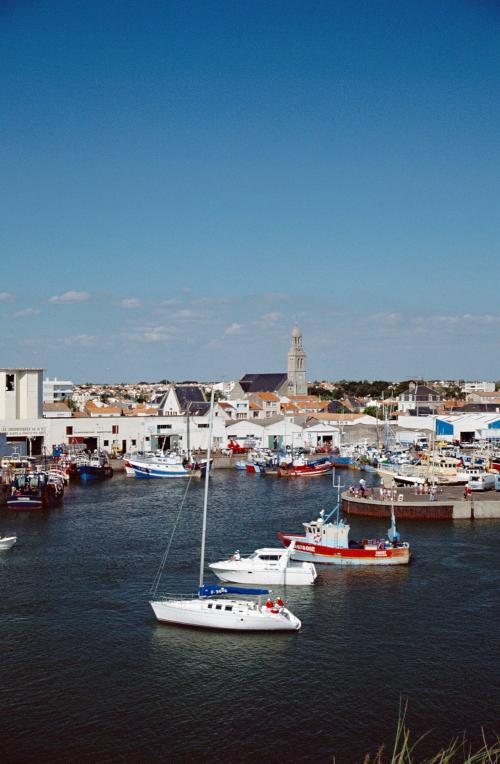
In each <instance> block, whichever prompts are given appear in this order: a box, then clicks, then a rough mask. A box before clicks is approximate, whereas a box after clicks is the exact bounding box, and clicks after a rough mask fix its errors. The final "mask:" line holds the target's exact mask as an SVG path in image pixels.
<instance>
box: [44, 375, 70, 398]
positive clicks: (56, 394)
mask: <svg viewBox="0 0 500 764" xmlns="http://www.w3.org/2000/svg"><path fill="white" fill-rule="evenodd" d="M73 390H74V385H73V382H70V381H69V380H61V379H57V378H54V379H48V378H47V379H44V380H43V401H44V403H59V402H60V401H64V400H66V398H71V397H72V395H73Z"/></svg>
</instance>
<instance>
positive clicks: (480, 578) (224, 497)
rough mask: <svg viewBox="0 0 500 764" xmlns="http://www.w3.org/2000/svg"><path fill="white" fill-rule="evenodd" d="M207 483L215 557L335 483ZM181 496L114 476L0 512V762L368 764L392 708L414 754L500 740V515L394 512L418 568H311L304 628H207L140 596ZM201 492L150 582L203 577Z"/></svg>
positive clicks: (308, 511)
mask: <svg viewBox="0 0 500 764" xmlns="http://www.w3.org/2000/svg"><path fill="white" fill-rule="evenodd" d="M337 477H340V478H341V481H342V483H343V484H344V485H346V486H348V485H349V484H350V483H357V481H358V480H359V477H360V473H356V472H351V471H338V472H337ZM375 480H376V478H375V477H374V476H372V475H369V476H367V482H368V484H370V483H372V482H375ZM211 483H212V485H211V491H210V505H209V518H208V536H207V550H206V559H207V563H208V562H212V561H214V560H217V559H222V558H223V557H226V556H228V555H229V554H230V553H232V552H233V551H234V550H235V549H239V550H240V551H241V552H242V554H244V553H249V552H251V551H253V549H255V548H257V547H259V546H267V545H277V540H276V534H277V532H278V531H280V530H281V531H290V532H292V531H293V532H297V531H300V530H301V523H302V522H303V521H306V520H310V519H313V518H315V517H317V516H318V513H319V511H320V510H321V509H323V508H325V509H329V508H331V507H332V506H333V505H334V503H335V494H334V492H333V489H332V482H331V480H330V479H329V478H318V479H315V480H310V481H308V480H300V479H296V480H285V479H277V478H274V477H267V478H262V477H260V476H258V475H247V474H245V473H238V472H236V471H229V470H219V471H216V472H215V473H214V474H213V477H212V479H211ZM185 490H186V481H184V480H163V481H162V480H158V481H153V480H151V481H139V480H134V479H127V478H125V477H124V476H121V475H120V476H115V477H114V478H113V479H112V480H108V481H105V482H103V483H99V484H94V483H91V484H89V485H77V486H74V487H73V486H71V487H70V488H69V489H68V491H67V494H66V497H65V502H64V506H62V507H61V508H58V509H54V510H51V511H44V512H31V513H14V512H9V511H8V510H6V509H4V508H2V509H1V510H0V533H1V534H3V535H5V534H8V533H10V532H11V531H14V532H16V533H17V535H18V543H17V545H16V546H15V547H14V548H13V549H12V550H11V551H9V552H1V553H0V576H1V581H2V597H1V599H0V607H1V619H0V640H1V645H2V657H1V677H2V680H1V682H0V708H1V709H2V712H1V717H0V733H1V734H0V756H1V760H2V761H3V762H6V763H10V762H16V763H17V762H22V763H23V764H27V763H29V762H35V761H36V762H37V763H38V764H39V763H40V762H63V761H64V762H67V761H71V762H90V761H92V762H127V761H130V762H167V761H168V762H198V761H200V762H201V761H204V762H218V761H226V762H233V761H234V762H236V761H237V762H255V761H265V762H281V761H283V760H287V761H291V762H331V761H332V757H333V756H336V757H337V758H336V760H337V762H340V763H341V764H342V763H343V762H357V761H362V759H363V757H364V754H365V753H367V752H368V751H370V752H372V753H373V752H375V751H376V750H377V749H378V747H379V746H380V745H381V744H383V743H385V744H387V745H390V743H391V741H392V740H393V733H394V730H395V726H396V721H397V717H398V709H399V704H400V702H401V700H403V702H406V701H407V703H408V711H407V723H408V726H409V727H410V728H411V730H412V733H413V735H414V736H415V738H416V737H418V736H419V735H422V734H424V733H428V735H427V737H426V738H425V740H424V741H423V742H422V743H421V745H420V747H419V749H418V750H419V751H421V752H422V755H423V754H425V753H428V752H429V751H434V750H436V749H437V748H439V747H440V746H441V745H444V744H446V743H447V742H449V740H450V739H451V738H452V737H455V736H457V735H461V734H462V733H464V732H465V733H466V734H467V736H468V737H469V739H471V740H472V741H474V742H477V743H480V741H481V728H484V730H485V732H486V734H487V735H488V734H491V733H492V731H494V730H496V732H497V733H498V732H500V729H499V727H500V725H499V720H500V681H499V677H500V660H499V659H500V640H499V636H498V635H499V630H500V629H499V627H500V608H499V606H498V605H499V598H498V592H499V584H500V556H499V554H498V549H499V548H500V523H499V522H498V521H487V520H485V521H476V522H470V521H448V522H435V523H433V522H424V521H421V522H404V523H403V522H402V523H401V524H400V525H399V528H398V529H399V530H400V532H401V534H402V536H403V538H404V539H405V540H409V541H410V542H411V544H412V550H413V555H414V559H413V562H412V564H411V565H410V566H408V567H392V568H391V567H388V568H355V567H338V568H337V567H332V568H319V576H318V580H317V582H316V585H315V586H314V587H299V588H294V589H289V590H288V591H287V592H286V599H287V604H288V606H289V607H290V608H291V609H292V610H293V611H294V612H295V614H296V615H297V616H298V617H299V618H301V620H302V624H303V625H302V630H301V631H300V632H298V633H294V634H288V633H287V634H272V635H269V634H235V633H217V632H204V631H199V630H186V629H182V628H178V627H173V626H167V625H162V624H159V623H157V622H156V621H155V619H154V615H153V612H152V610H151V608H150V606H149V604H148V600H149V598H150V594H149V589H150V586H151V582H152V580H153V578H154V575H155V573H156V570H157V567H158V565H159V563H160V560H161V558H162V555H163V553H164V551H165V548H166V546H167V542H168V539H169V537H170V533H171V531H172V528H173V526H174V523H175V522H176V518H177V514H178V511H179V506H180V503H181V499H182V496H183V494H184V491H185ZM202 494H203V485H202V483H201V482H200V481H199V480H195V479H193V480H192V481H191V486H190V488H189V491H188V493H187V497H186V501H185V504H184V508H183V511H182V513H181V515H180V518H179V522H178V527H177V531H176V534H175V537H174V540H173V543H172V547H171V550H170V554H169V557H168V560H167V565H166V569H165V574H164V577H163V583H162V586H161V588H160V591H159V593H161V592H164V591H184V592H189V591H190V590H191V591H193V590H194V589H195V587H196V586H197V583H198V564H199V545H200V533H201V512H202V500H203V496H202ZM350 524H351V537H353V538H359V537H367V536H368V537H371V536H376V535H383V534H385V532H386V530H387V522H386V521H384V520H378V519H371V518H361V517H359V518H351V519H350ZM207 580H212V579H211V577H210V575H207Z"/></svg>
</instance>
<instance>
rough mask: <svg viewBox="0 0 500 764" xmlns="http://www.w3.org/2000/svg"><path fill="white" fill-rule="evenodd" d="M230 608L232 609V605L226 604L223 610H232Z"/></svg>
mask: <svg viewBox="0 0 500 764" xmlns="http://www.w3.org/2000/svg"><path fill="white" fill-rule="evenodd" d="M232 609H233V606H232V605H226V607H225V608H224V610H232Z"/></svg>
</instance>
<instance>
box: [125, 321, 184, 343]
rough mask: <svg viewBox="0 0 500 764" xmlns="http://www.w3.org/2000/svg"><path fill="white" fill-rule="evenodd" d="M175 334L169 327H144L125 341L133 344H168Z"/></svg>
mask: <svg viewBox="0 0 500 764" xmlns="http://www.w3.org/2000/svg"><path fill="white" fill-rule="evenodd" d="M174 334H175V329H174V328H172V327H169V326H161V325H160V326H144V327H141V328H139V329H138V330H137V331H135V332H134V333H133V334H130V335H128V336H127V339H130V340H132V341H133V342H146V343H151V342H160V343H161V342H163V343H165V342H170V340H171V339H172V336H173V335H174Z"/></svg>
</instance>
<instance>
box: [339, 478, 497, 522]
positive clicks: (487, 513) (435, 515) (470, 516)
mask: <svg viewBox="0 0 500 764" xmlns="http://www.w3.org/2000/svg"><path fill="white" fill-rule="evenodd" d="M437 488H438V493H437V495H436V497H435V500H431V498H430V496H429V495H425V494H423V495H422V494H416V493H415V489H414V488H412V487H402V488H397V489H396V491H395V493H394V494H393V496H392V497H391V498H382V497H381V495H380V491H379V489H378V488H373V489H368V491H367V496H366V497H364V498H361V497H360V496H356V495H352V494H350V493H349V492H348V491H346V492H345V493H343V494H342V511H343V512H344V513H345V514H346V515H362V516H364V517H385V518H389V517H390V514H391V506H392V505H393V504H394V509H395V514H396V518H397V519H401V520H500V493H499V492H497V491H473V492H472V493H471V494H470V495H469V496H468V498H464V487H463V486H445V485H440V486H438V487H437Z"/></svg>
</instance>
